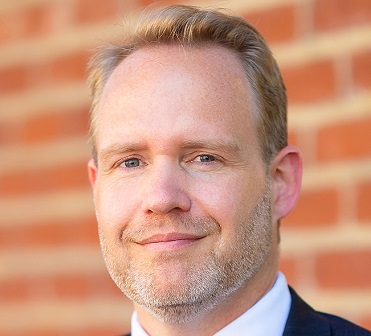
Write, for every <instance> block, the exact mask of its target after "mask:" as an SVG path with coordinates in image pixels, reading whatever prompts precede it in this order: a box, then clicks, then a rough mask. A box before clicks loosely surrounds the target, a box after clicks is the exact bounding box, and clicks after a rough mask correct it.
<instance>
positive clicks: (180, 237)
mask: <svg viewBox="0 0 371 336" xmlns="http://www.w3.org/2000/svg"><path fill="white" fill-rule="evenodd" d="M202 238H204V236H199V235H193V234H185V233H175V232H174V233H168V234H155V235H153V236H151V237H149V238H146V239H143V240H141V241H140V242H138V244H139V245H141V246H143V247H145V248H148V249H151V250H154V251H163V250H176V249H180V248H183V247H187V246H189V245H192V244H194V243H196V242H197V241H199V240H200V239H202Z"/></svg>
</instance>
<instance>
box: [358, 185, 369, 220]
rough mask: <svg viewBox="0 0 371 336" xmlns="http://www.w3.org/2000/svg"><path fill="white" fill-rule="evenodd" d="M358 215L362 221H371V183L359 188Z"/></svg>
mask: <svg viewBox="0 0 371 336" xmlns="http://www.w3.org/2000/svg"><path fill="white" fill-rule="evenodd" d="M357 215H358V218H359V219H360V220H361V221H365V222H369V221H371V182H367V183H366V182H364V183H363V184H361V185H359V186H358V189H357Z"/></svg>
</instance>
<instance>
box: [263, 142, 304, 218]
mask: <svg viewBox="0 0 371 336" xmlns="http://www.w3.org/2000/svg"><path fill="white" fill-rule="evenodd" d="M270 167H271V170H270V173H271V177H272V183H273V201H272V213H273V219H274V222H278V221H279V220H280V219H281V218H283V217H285V216H287V215H288V214H289V213H290V211H291V210H292V209H293V208H294V206H295V204H296V202H297V199H298V197H299V193H300V187H301V177H302V158H301V154H300V151H299V149H297V148H296V147H294V146H286V147H285V148H283V149H282V150H281V151H280V152H279V153H278V154H277V155H276V157H275V158H274V160H273V161H272V163H271V166H270Z"/></svg>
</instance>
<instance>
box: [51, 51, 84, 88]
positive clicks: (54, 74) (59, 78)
mask: <svg viewBox="0 0 371 336" xmlns="http://www.w3.org/2000/svg"><path fill="white" fill-rule="evenodd" d="M89 56H90V54H89V53H88V52H86V51H78V52H76V53H74V54H71V55H66V56H63V57H59V58H57V59H56V60H54V61H53V62H52V64H51V65H50V68H51V73H50V76H51V78H50V79H51V81H52V82H56V83H58V84H63V83H66V82H73V81H83V80H85V79H86V67H87V63H88V60H89Z"/></svg>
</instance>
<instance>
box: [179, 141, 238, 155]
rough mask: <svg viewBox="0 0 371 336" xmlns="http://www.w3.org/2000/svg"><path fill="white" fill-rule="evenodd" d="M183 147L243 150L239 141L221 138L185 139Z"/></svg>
mask: <svg viewBox="0 0 371 336" xmlns="http://www.w3.org/2000/svg"><path fill="white" fill-rule="evenodd" d="M182 148H206V149H211V150H224V151H231V152H239V151H241V147H240V146H239V145H238V144H237V143H235V142H233V141H227V140H221V139H218V140H212V141H208V140H206V141H192V140H190V141H185V142H184V144H183V145H182Z"/></svg>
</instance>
